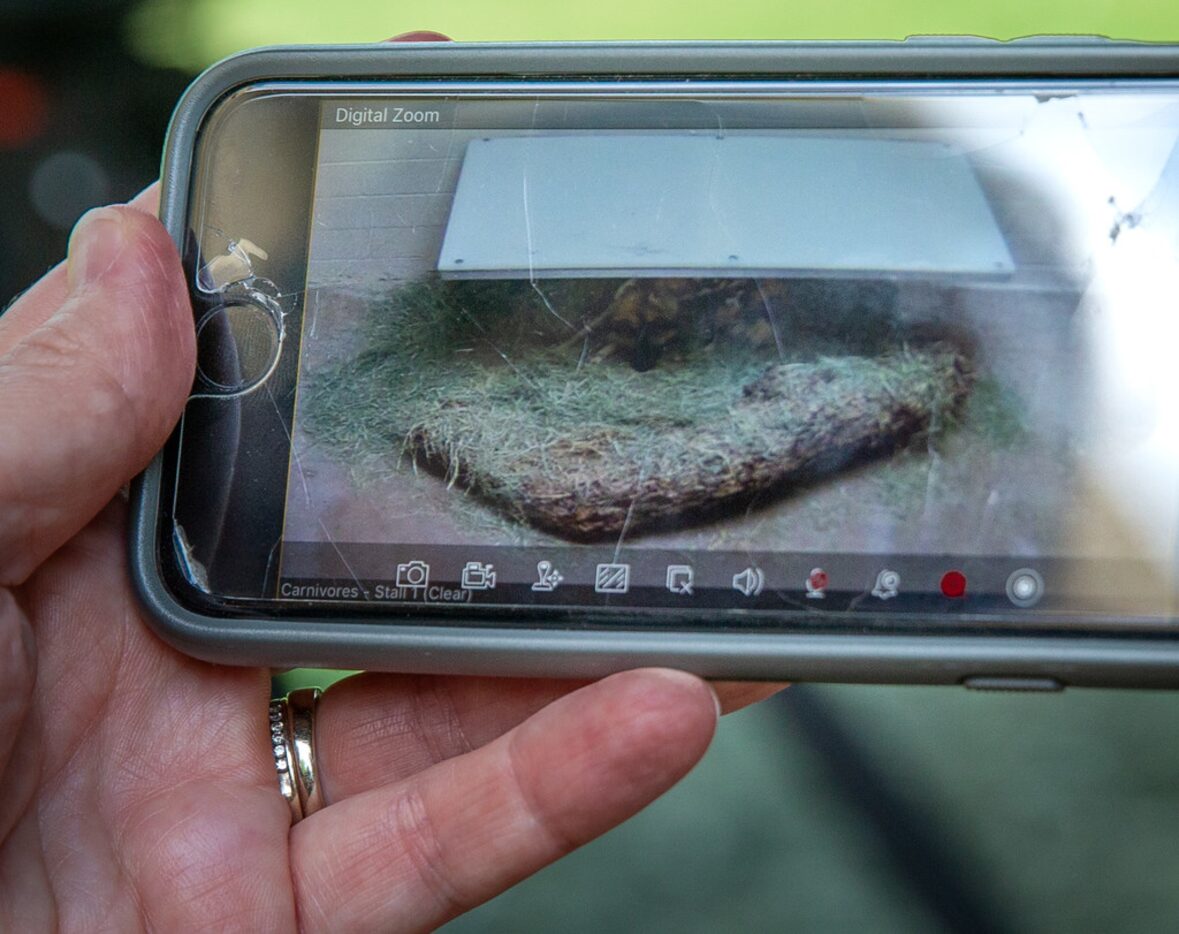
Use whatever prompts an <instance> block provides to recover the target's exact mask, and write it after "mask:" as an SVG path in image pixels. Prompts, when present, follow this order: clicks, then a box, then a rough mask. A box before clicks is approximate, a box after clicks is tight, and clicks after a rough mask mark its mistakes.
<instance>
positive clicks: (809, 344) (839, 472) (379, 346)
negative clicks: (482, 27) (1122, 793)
mask: <svg viewBox="0 0 1179 934" xmlns="http://www.w3.org/2000/svg"><path fill="white" fill-rule="evenodd" d="M296 97H297V98H299V100H300V101H302V102H303V107H304V110H303V111H301V113H305V114H306V115H307V116H306V117H305V119H306V121H308V131H307V132H308V134H310V135H309V137H308V138H312V137H313V138H314V144H313V145H312V146H304V147H303V149H302V150H300V153H301V154H299V153H295V152H294V150H292V152H291V153H288V154H286V155H284V153H283V152H281V151H278V152H275V153H274V154H273V155H271V156H268V157H267V158H272V159H273V160H274V161H275V162H276V163H277V164H279V165H283V166H286V164H285V163H284V162H283V160H284V159H287V160H289V161H290V164H289V166H286V167H284V168H282V169H281V171H282V172H283V173H284V177H287V178H289V179H293V180H292V181H291V182H290V184H292V185H294V186H296V188H297V191H298V197H295V196H291V197H290V198H275V197H274V196H273V194H270V195H267V193H266V192H261V193H259V192H250V191H244V190H240V188H241V186H240V184H239V187H238V188H234V185H235V184H236V183H235V181H234V180H235V179H240V177H241V174H240V172H235V166H234V164H233V160H234V158H236V157H235V156H233V152H237V151H238V150H233V149H232V148H231V147H230V146H229V143H228V142H227V143H225V144H224V145H223V146H222V149H224V150H225V151H226V152H227V153H229V154H224V153H221V154H220V155H219V153H220V152H221V151H220V150H216V149H214V150H213V151H212V154H211V155H210V154H206V156H205V163H207V164H212V163H215V162H216V160H217V159H220V160H221V163H222V164H223V168H222V170H221V171H214V170H212V169H210V170H208V171H206V173H205V175H203V176H201V177H200V180H198V182H197V184H196V186H195V187H194V206H193V211H192V216H193V218H194V221H193V239H194V241H195V243H196V244H197V246H196V248H195V249H196V250H197V256H196V258H195V259H193V260H192V261H191V262H190V268H191V274H192V276H193V285H194V294H200V295H201V296H203V297H204V304H203V305H201V306H199V308H198V330H201V331H202V334H203V335H204V337H203V339H204V343H205V344H206V345H207V346H208V347H209V348H215V349H212V350H209V349H206V350H205V351H203V352H202V357H201V359H202V361H203V362H202V370H201V374H200V379H199V380H198V386H197V390H196V391H195V392H194V395H193V398H192V399H191V400H190V403H189V407H188V411H187V414H186V426H185V435H184V437H185V438H186V439H187V438H188V437H190V436H193V435H190V434H189V431H190V427H191V430H192V431H193V432H195V431H196V430H197V426H200V430H201V431H202V432H204V433H205V434H204V435H203V436H204V437H214V438H220V439H221V448H222V449H223V451H224V452H228V453H225V454H224V456H222V455H219V454H217V453H216V451H217V449H218V448H217V444H215V443H214V444H204V445H194V446H192V447H191V449H190V448H189V447H185V448H183V449H182V453H181V454H180V455H178V456H177V476H178V478H179V479H178V484H177V486H178V489H179V490H183V488H185V485H186V484H187V486H188V488H190V489H196V488H198V487H199V488H200V489H201V490H202V491H203V493H202V495H203V496H204V499H203V500H202V501H201V502H202V505H201V507H200V508H199V509H198V508H195V507H193V508H191V509H189V511H188V512H187V513H186V512H185V509H184V507H183V505H182V504H180V499H181V498H178V505H177V507H176V509H175V514H174V520H175V521H174V533H175V536H174V537H175V548H176V552H177V554H178V555H179V556H180V561H181V564H182V565H183V567H182V569H181V571H182V573H183V575H184V576H185V577H186V578H187V579H188V580H189V581H190V582H193V583H194V584H196V585H198V586H200V587H201V588H202V589H204V588H209V589H213V590H216V589H218V588H220V589H221V590H222V591H224V592H225V593H226V594H227V595H228V596H230V597H234V598H240V599H241V600H243V601H245V602H247V603H248V602H249V601H263V602H265V603H266V604H267V605H269V606H277V607H281V608H293V609H296V610H297V609H298V608H300V607H314V608H319V609H321V610H322V608H323V607H325V606H328V607H331V608H333V610H338V611H341V612H347V611H348V609H349V608H353V609H359V610H362V611H365V612H369V611H376V612H379V613H381V614H384V615H386V616H389V615H392V616H398V615H399V614H400V615H401V616H407V615H412V616H415V617H417V618H421V619H423V620H426V621H429V620H440V621H446V620H447V619H453V618H455V616H456V614H458V615H462V616H463V618H464V620H466V621H470V620H471V619H474V618H478V617H479V616H480V614H482V615H483V616H484V617H485V618H486V619H487V620H490V621H498V623H499V624H502V623H503V620H504V619H512V620H518V621H520V622H521V623H522V624H527V625H537V624H538V622H539V624H541V625H543V620H544V619H545V618H546V614H547V615H548V617H549V618H555V617H554V614H558V613H559V614H561V619H562V620H563V621H564V622H563V625H568V624H569V621H570V620H571V619H576V620H577V621H578V622H579V623H581V624H585V625H589V626H603V627H610V626H635V625H642V626H651V627H659V626H668V625H674V626H676V627H683V626H690V625H692V623H691V620H692V619H693V618H697V616H696V614H697V613H698V618H699V619H700V620H702V621H705V620H706V621H707V624H708V625H709V626H711V627H713V628H727V629H732V628H739V629H740V628H744V629H748V630H750V631H763V630H764V631H771V630H778V631H781V630H782V629H799V628H804V627H809V628H824V629H836V630H838V629H845V630H848V631H853V632H864V631H865V629H866V628H871V629H879V628H883V629H885V630H888V629H890V628H891V629H894V630H906V631H916V630H918V629H920V630H923V631H926V630H930V629H933V630H936V631H946V632H972V633H977V632H980V631H988V630H993V631H1005V632H1012V631H1015V632H1019V631H1026V632H1046V631H1053V630H1076V629H1077V628H1078V627H1089V628H1095V629H1108V630H1109V631H1114V632H1122V633H1126V632H1131V631H1140V632H1143V633H1149V632H1159V631H1166V630H1169V629H1170V628H1171V627H1173V626H1174V624H1175V621H1176V602H1177V601H1176V594H1177V583H1176V578H1177V575H1176V546H1177V540H1179V532H1177V529H1179V366H1177V365H1176V353H1177V352H1179V84H1177V83H1169V82H1160V81H1154V82H1150V83H1146V82H1138V83H1135V82H1134V81H1131V80H1126V81H1122V82H1110V81H1103V82H1101V83H1100V84H1099V85H1098V84H1094V85H1092V86H1089V85H1087V84H1085V82H1082V81H1073V82H1061V81H1056V82H1053V81H1038V82H1036V83H1029V82H1023V83H1020V82H1014V81H1008V82H1003V83H994V84H990V85H988V84H986V83H983V82H977V81H975V82H971V83H970V84H969V85H968V84H965V83H959V84H954V83H952V82H941V83H939V82H923V83H919V82H909V83H903V82H893V83H891V84H889V85H887V86H885V85H881V86H879V87H869V86H865V85H864V84H862V83H860V84H853V83H841V82H838V81H831V82H825V83H823V84H822V85H815V84H811V85H809V86H805V87H804V86H801V85H791V84H788V83H783V84H774V83H764V82H763V83H759V84H757V85H746V86H740V87H736V86H733V85H724V84H708V83H704V82H701V83H696V84H693V85H691V86H684V85H683V84H681V85H678V86H675V87H672V86H666V87H665V86H661V85H657V84H650V83H648V84H636V85H635V86H626V87H623V86H619V87H617V88H613V87H612V89H611V91H610V92H609V93H608V94H607V93H603V91H602V90H601V88H600V86H578V85H571V84H564V85H559V84H556V83H553V84H551V85H545V86H540V85H531V86H513V85H511V84H503V85H492V84H486V83H485V84H482V85H479V86H477V87H475V86H472V87H469V88H468V87H463V86H450V85H448V86H446V87H442V86H439V85H437V84H435V85H432V86H431V85H421V86H418V85H413V84H408V83H407V84H389V85H381V86H377V87H374V86H372V85H366V86H364V87H359V86H357V87H348V86H343V85H341V86H336V87H329V88H326V89H325V88H324V87H322V86H321V87H320V88H319V89H318V90H317V91H315V92H314V93H312V92H311V91H308V90H307V89H303V90H302V91H296V90H291V89H284V88H282V87H280V86H279V87H273V88H269V89H267V90H266V93H264V94H259V95H257V98H256V99H254V100H253V102H252V103H247V104H244V105H242V106H240V107H239V108H238V110H237V113H239V114H240V113H242V112H246V111H248V110H249V108H250V107H255V108H261V109H266V108H270V109H271V110H274V111H275V112H277V111H280V110H282V108H283V106H286V105H284V104H283V102H284V101H289V100H291V99H294V98H296ZM308 100H312V101H313V107H311V108H310V109H308V106H309V105H307V104H306V102H307V101H308ZM226 119H227V121H229V122H232V120H234V119H237V118H235V117H232V116H231V117H229V118H226ZM265 119H266V118H265V117H263V118H262V119H261V120H255V119H252V118H251V119H249V120H241V119H239V120H238V122H239V123H241V124H242V126H243V127H245V128H246V129H242V130H240V131H238V132H239V135H241V134H249V135H251V136H253V137H258V136H259V134H263V129H260V126H261V125H262V124H265ZM301 119H303V118H301ZM232 136H233V133H232V132H228V131H227V132H225V133H223V134H222V137H223V138H224V139H226V140H228V139H230V138H231V137H232ZM243 138H244V137H243ZM210 145H211V144H210ZM279 148H280V150H281V147H279ZM238 149H239V150H240V149H241V145H240V144H239V147H238ZM242 158H244V157H242ZM287 201H290V202H295V201H298V202H299V203H300V204H301V205H302V207H301V208H299V209H298V210H296V209H295V208H294V207H290V206H289V205H287V204H286V202H287ZM276 202H278V203H276ZM226 204H233V205H235V206H236V207H235V208H234V210H236V211H237V212H238V213H237V215H235V216H236V217H244V218H245V220H240V221H234V223H235V224H236V225H237V226H236V227H234V229H228V228H227V227H226V226H225V223H224V221H223V220H222V219H219V207H218V205H226ZM243 204H246V205H248V210H247V209H246V208H243V207H242V205H243ZM288 209H289V211H290V212H291V213H290V215H289V216H286V217H285V219H284V215H283V212H284V210H288ZM226 210H228V209H225V210H221V214H225V213H226ZM229 213H232V212H229ZM251 419H254V420H255V421H254V422H251V421H250V420H251ZM259 419H261V420H263V422H264V424H265V425H267V426H268V427H267V429H266V430H265V431H264V432H261V433H258V431H257V430H256V429H252V428H248V424H247V423H250V424H257V423H258V421H257V420H259ZM185 443H186V444H187V441H186V442H185ZM184 451H190V453H187V454H185V453H183V452H184ZM211 451H212V453H211ZM258 464H263V465H266V466H265V469H263V468H261V467H258V466H257V465H258ZM218 471H220V472H219V473H218ZM266 471H269V473H267V472H266ZM266 477H269V478H270V479H269V480H267V479H266ZM211 489H214V490H218V491H220V493H219V494H216V495H214V494H213V493H210V492H209V490H211ZM259 490H264V491H266V492H267V495H270V496H271V497H272V499H273V502H272V503H271V506H270V508H269V512H266V516H262V515H261V513H258V509H257V507H256V506H255V505H253V503H254V501H253V500H252V499H251V495H253V496H254V497H257V496H260V495H261V494H260V493H259V492H258V491H259ZM263 512H265V510H263ZM267 516H268V517H269V518H266V517H267ZM267 523H269V524H267ZM202 524H203V525H204V526H208V528H203V529H202V528H197V529H196V530H195V531H194V526H196V527H199V526H202ZM235 524H236V525H237V527H238V528H239V533H237V534H238V539H239V540H244V539H243V534H242V533H241V532H240V529H246V530H247V532H246V533H245V539H248V540H249V541H250V542H251V543H252V544H251V545H250V548H251V549H252V552H251V554H252V557H250V558H249V559H248V560H246V559H242V558H240V555H238V556H237V557H234V556H231V557H229V558H224V557H223V558H222V559H221V560H220V561H219V560H218V555H217V554H216V552H217V550H218V547H219V543H220V542H221V539H222V538H223V537H229V538H232V537H233V534H234V533H233V527H234V526H235ZM195 539H199V540H200V541H199V542H196V541H195ZM239 550H240V549H239ZM218 564H220V566H222V567H223V568H224V569H225V570H223V571H220V572H216V573H214V572H213V570H212V569H213V567H214V566H216V565H218ZM247 565H248V566H251V567H254V568H255V569H256V570H253V571H251V572H250V573H251V574H253V577H251V578H250V583H248V584H240V585H239V584H237V583H231V582H233V581H235V580H236V578H235V577H234V571H235V569H236V570H240V569H241V568H243V567H246V566H247ZM211 575H212V578H217V579H211ZM259 582H260V583H259ZM571 614H572V615H571ZM700 625H701V626H703V625H705V623H704V622H701V623H700Z"/></svg>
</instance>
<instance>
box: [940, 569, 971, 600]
mask: <svg viewBox="0 0 1179 934" xmlns="http://www.w3.org/2000/svg"><path fill="white" fill-rule="evenodd" d="M942 593H943V594H945V595H946V596H947V597H953V598H957V597H965V596H966V575H965V574H963V573H962V572H961V571H946V573H945V574H943V575H942Z"/></svg>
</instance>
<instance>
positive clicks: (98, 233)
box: [66, 208, 124, 290]
mask: <svg viewBox="0 0 1179 934" xmlns="http://www.w3.org/2000/svg"><path fill="white" fill-rule="evenodd" d="M123 239H124V238H123V219H122V217H121V216H120V214H119V212H118V211H116V210H114V209H113V208H94V209H93V210H91V211H87V212H86V213H85V214H83V215H82V219H81V220H79V221H78V223H77V224H75V225H74V231H73V233H71V234H70V246H69V252H68V254H67V261H66V278H67V279H68V281H69V284H70V288H71V289H74V290H76V289H81V288H85V287H87V286H91V285H94V284H95V283H97V282H98V281H99V280H101V279H102V277H103V276H104V275H105V274H106V272H107V270H109V269H110V268H111V267H112V266H113V265H114V264H115V260H117V259H118V257H119V254H120V253H122V252H123Z"/></svg>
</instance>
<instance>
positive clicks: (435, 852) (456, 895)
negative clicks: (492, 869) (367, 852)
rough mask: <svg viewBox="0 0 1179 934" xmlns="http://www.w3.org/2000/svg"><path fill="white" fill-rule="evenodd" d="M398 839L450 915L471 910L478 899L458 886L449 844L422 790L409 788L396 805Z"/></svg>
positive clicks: (428, 889) (440, 908) (430, 889)
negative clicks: (431, 815)
mask: <svg viewBox="0 0 1179 934" xmlns="http://www.w3.org/2000/svg"><path fill="white" fill-rule="evenodd" d="M393 820H394V823H395V831H396V839H399V840H400V841H401V842H402V845H403V847H404V852H405V855H406V858H407V859H408V860H409V862H410V864H411V865H412V866H413V870H414V873H415V874H416V875H417V877H418V878H419V879H420V880H421V883H422V885H423V887H424V888H425V890H426V891H427V892H428V893H429V895H430V897H431V898H433V899H434V901H435V902H436V903H437V906H438V909H439V911H440V912H441V913H442V914H444V915H446V916H447V917H453V916H454V915H459V914H462V913H463V912H466V911H469V910H470V909H471V908H473V907H475V905H477V904H478V903H479V899H478V898H475V897H472V896H470V895H469V894H468V893H465V892H463V891H461V890H460V889H459V887H458V886H457V885H456V883H455V881H454V880H455V878H456V875H455V873H454V872H453V871H452V869H451V866H450V864H449V861H448V860H447V858H446V847H445V844H444V842H443V840H442V838H441V836H440V835H439V833H438V828H437V826H436V825H435V823H434V821H433V820H432V819H431V817H430V810H429V806H428V805H427V804H426V802H425V800H424V799H423V798H422V796H421V794H420V792H418V791H417V790H415V789H410V790H408V791H407V792H406V794H404V795H402V796H400V797H399V798H398V799H397V802H396V804H395V805H394V817H393Z"/></svg>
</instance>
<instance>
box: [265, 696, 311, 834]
mask: <svg viewBox="0 0 1179 934" xmlns="http://www.w3.org/2000/svg"><path fill="white" fill-rule="evenodd" d="M320 693H321V692H320V690H319V688H301V689H300V690H298V691H291V693H290V694H288V695H287V696H286V697H284V698H282V699H280V700H272V701H271V702H270V744H271V747H272V749H273V751H274V767H275V769H276V770H277V771H278V787H279V790H280V791H281V792H282V796H283V797H284V798H286V799H287V804H288V805H290V808H291V823H292V824H293V823H296V822H297V821H300V820H302V819H303V818H304V817H310V816H311V815H312V814H314V813H315V812H316V811H318V810H319V809H320V808H321V807H323V805H324V800H323V790H322V788H321V787H320V785H319V780H318V778H317V776H316V772H315V707H316V704H318V703H319V696H320Z"/></svg>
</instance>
